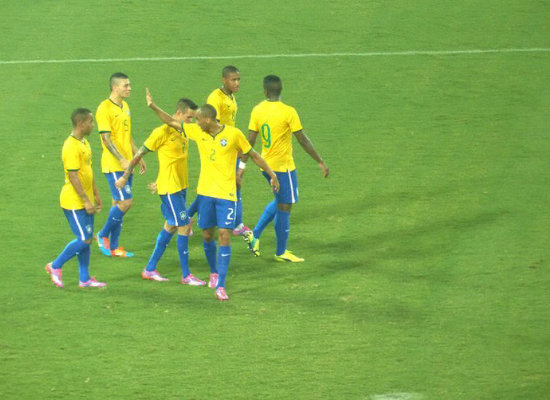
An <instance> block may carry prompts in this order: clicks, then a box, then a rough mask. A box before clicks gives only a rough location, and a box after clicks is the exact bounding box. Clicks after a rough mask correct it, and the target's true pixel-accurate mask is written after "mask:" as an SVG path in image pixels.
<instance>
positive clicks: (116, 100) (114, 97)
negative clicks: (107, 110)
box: [109, 93, 122, 108]
mask: <svg viewBox="0 0 550 400" xmlns="http://www.w3.org/2000/svg"><path fill="white" fill-rule="evenodd" d="M109 100H111V101H112V102H113V103H115V104H116V105H117V106H119V107H120V108H122V97H120V96H117V95H116V94H114V93H111V95H110V96H109Z"/></svg>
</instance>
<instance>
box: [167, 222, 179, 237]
mask: <svg viewBox="0 0 550 400" xmlns="http://www.w3.org/2000/svg"><path fill="white" fill-rule="evenodd" d="M176 229H177V227H176V226H174V225H170V224H169V223H168V222H165V223H164V230H165V231H166V232H168V233H170V234H174V233H175V232H176Z"/></svg>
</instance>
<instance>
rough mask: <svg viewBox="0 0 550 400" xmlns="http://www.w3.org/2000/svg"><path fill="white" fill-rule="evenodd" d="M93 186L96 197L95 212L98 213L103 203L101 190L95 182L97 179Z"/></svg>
mask: <svg viewBox="0 0 550 400" xmlns="http://www.w3.org/2000/svg"><path fill="white" fill-rule="evenodd" d="M92 187H93V190H94V197H95V212H96V213H98V212H100V211H101V208H102V207H103V203H102V202H101V197H100V196H99V190H97V186H96V184H95V179H94V180H93V182H92Z"/></svg>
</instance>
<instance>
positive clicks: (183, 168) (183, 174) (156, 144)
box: [143, 124, 189, 195]
mask: <svg viewBox="0 0 550 400" xmlns="http://www.w3.org/2000/svg"><path fill="white" fill-rule="evenodd" d="M188 143H189V140H188V139H187V137H186V136H185V135H184V134H183V133H180V132H178V131H177V130H175V129H174V128H172V127H170V126H168V125H166V124H164V125H162V126H159V127H158V128H156V129H155V130H153V132H151V134H150V135H149V137H148V138H147V139H146V140H145V143H143V145H144V146H145V147H146V148H147V150H149V151H157V152H158V158H159V173H158V177H157V191H158V194H163V195H164V194H172V193H176V192H179V191H180V190H183V189H187V186H188V178H187V177H188V172H187V155H188Z"/></svg>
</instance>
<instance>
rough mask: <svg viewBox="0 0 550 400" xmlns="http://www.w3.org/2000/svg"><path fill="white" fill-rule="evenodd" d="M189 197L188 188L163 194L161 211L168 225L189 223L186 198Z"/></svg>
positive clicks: (161, 196)
mask: <svg viewBox="0 0 550 400" xmlns="http://www.w3.org/2000/svg"><path fill="white" fill-rule="evenodd" d="M186 197H187V189H183V190H180V191H179V192H176V193H171V194H161V195H160V201H161V202H162V204H161V205H160V211H162V215H163V216H164V218H165V219H166V222H168V225H172V226H183V225H187V224H188V223H189V217H188V216H187V211H186V209H185V198H186Z"/></svg>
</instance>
